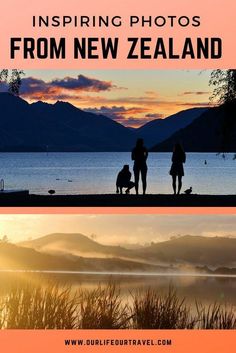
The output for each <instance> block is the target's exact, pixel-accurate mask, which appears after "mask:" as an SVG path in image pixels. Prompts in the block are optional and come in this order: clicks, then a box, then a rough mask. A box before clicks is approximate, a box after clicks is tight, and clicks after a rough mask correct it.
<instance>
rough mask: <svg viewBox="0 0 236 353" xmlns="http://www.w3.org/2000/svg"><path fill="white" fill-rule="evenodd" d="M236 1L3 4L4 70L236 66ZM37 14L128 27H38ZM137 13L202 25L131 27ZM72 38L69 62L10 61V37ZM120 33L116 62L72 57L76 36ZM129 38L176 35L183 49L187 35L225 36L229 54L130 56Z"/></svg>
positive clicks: (0, 61)
mask: <svg viewBox="0 0 236 353" xmlns="http://www.w3.org/2000/svg"><path fill="white" fill-rule="evenodd" d="M235 13H236V1H235V0H224V1H222V0H202V1H201V0H198V1H197V0H196V1H189V0H174V1H173V0H164V1H163V0H162V1H160V0H145V1H137V0H118V1H114V2H111V0H100V1H95V0H86V1H82V0H69V1H64V0H63V1H62V0H50V1H48V0H40V1H38V0H37V1H35V0H31V1H29V0H21V1H19V0H8V1H2V2H1V11H0V33H1V38H0V48H1V51H0V68H9V69H10V68H21V69H32V68H34V69H52V68H53V69H62V68H63V69H64V70H65V69H108V68H113V69H124V68H125V69H145V70H147V69H163V68H166V69H173V68H174V69H178V68H192V69H194V68H198V69H199V68H200V69H203V68H205V69H206V68H209V69H213V68H234V67H235V62H236V51H235V33H236V21H235ZM33 15H42V16H45V15H51V16H53V15H59V16H62V15H72V16H73V15H78V16H80V15H88V16H92V15H103V16H105V15H110V16H115V15H119V16H122V18H123V22H124V24H123V26H122V27H109V28H104V27H103V28H82V29H81V28H79V27H78V28H74V27H66V28H61V27H60V28H57V27H56V28H53V27H52V28H50V29H47V28H33V27H32V16H33ZM130 15H137V16H141V15H144V16H149V15H152V16H154V17H156V16H168V15H176V16H183V15H185V16H189V17H192V16H194V15H197V16H200V17H201V26H200V27H189V26H188V27H179V26H175V27H173V28H171V27H170V26H166V27H155V26H154V27H151V28H149V27H145V28H142V27H140V26H138V27H133V28H130V27H129V26H128V21H127V19H128V18H129V16H130ZM30 36H33V37H34V38H37V37H58V38H59V37H66V38H67V42H66V43H67V58H66V59H65V60H50V59H41V60H37V59H34V60H30V59H28V60H24V59H21V58H20V57H18V59H16V60H10V54H9V48H10V41H9V38H10V37H30ZM82 36H85V37H100V36H101V37H102V36H104V37H115V36H118V37H119V38H120V44H119V45H120V47H119V57H118V58H117V59H116V60H111V59H108V60H102V59H98V60H97V59H96V60H90V61H89V60H76V59H73V58H72V56H73V55H72V52H73V50H72V47H73V45H72V40H71V39H72V38H74V37H82ZM128 36H132V37H134V36H138V37H152V38H156V37H163V38H169V37H175V38H176V44H177V51H178V48H181V47H182V42H183V39H184V38H185V37H190V36H191V37H192V38H196V37H221V38H222V40H223V57H222V59H219V60H206V59H202V60H191V59H186V60H183V61H182V60H161V59H158V60H127V59H126V56H127V52H128V44H127V41H126V38H127V37H128Z"/></svg>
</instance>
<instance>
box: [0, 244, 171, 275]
mask: <svg viewBox="0 0 236 353" xmlns="http://www.w3.org/2000/svg"><path fill="white" fill-rule="evenodd" d="M0 259H1V261H0V271H4V270H29V271H30V270H36V271H103V272H105V271H111V272H116V271H118V272H120V271H123V272H134V271H142V272H143V271H149V272H150V271H152V272H155V271H160V270H164V269H165V268H164V267H158V266H152V265H147V264H144V263H138V262H135V261H126V260H122V259H119V258H84V257H79V256H71V257H68V256H63V255H55V254H54V255H52V254H46V253H43V252H39V251H36V250H34V249H31V248H25V247H22V246H19V245H15V244H10V243H3V242H0Z"/></svg>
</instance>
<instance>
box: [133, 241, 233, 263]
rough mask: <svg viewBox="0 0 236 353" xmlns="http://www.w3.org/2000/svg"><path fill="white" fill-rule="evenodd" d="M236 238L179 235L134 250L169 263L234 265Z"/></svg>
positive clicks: (146, 256)
mask: <svg viewBox="0 0 236 353" xmlns="http://www.w3.org/2000/svg"><path fill="white" fill-rule="evenodd" d="M235 254H236V238H225V237H202V236H191V235H186V236H181V237H176V238H172V239H170V240H168V241H164V242H160V243H155V244H152V245H151V246H149V247H146V248H143V249H140V250H137V251H136V255H137V256H140V257H142V258H145V259H146V258H148V259H149V260H150V261H153V262H157V261H158V262H159V263H169V264H178V263H179V264H186V263H187V264H192V265H206V266H213V267H219V266H232V267H235V266H236V255H235Z"/></svg>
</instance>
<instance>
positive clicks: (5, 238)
mask: <svg viewBox="0 0 236 353" xmlns="http://www.w3.org/2000/svg"><path fill="white" fill-rule="evenodd" d="M0 242H1V243H9V239H8V236H7V235H4V236H3V237H2V239H0Z"/></svg>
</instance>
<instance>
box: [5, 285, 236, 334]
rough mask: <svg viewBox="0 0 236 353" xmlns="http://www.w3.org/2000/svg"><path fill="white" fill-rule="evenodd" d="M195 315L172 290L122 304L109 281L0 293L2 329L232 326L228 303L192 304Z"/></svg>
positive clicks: (235, 314)
mask: <svg viewBox="0 0 236 353" xmlns="http://www.w3.org/2000/svg"><path fill="white" fill-rule="evenodd" d="M195 306H196V308H195V309H196V310H193V311H194V312H195V314H194V315H193V314H192V309H193V308H192V307H190V305H187V304H186V302H185V300H184V299H180V298H179V297H178V294H177V292H176V290H175V289H174V288H172V287H170V288H169V290H168V292H167V293H165V294H159V293H158V292H156V291H153V290H150V289H148V290H147V291H145V292H142V293H140V292H136V293H134V294H132V299H131V301H129V303H126V302H125V301H124V299H123V297H122V295H121V293H120V289H119V287H117V286H116V285H115V284H113V283H109V284H108V285H107V286H105V287H102V286H98V287H97V288H96V289H94V290H83V289H81V290H79V291H77V292H74V291H72V290H71V289H70V288H59V287H58V286H56V285H46V286H44V287H43V288H41V287H39V286H31V287H29V286H23V287H20V288H19V287H16V288H12V289H11V290H10V291H9V293H8V294H5V295H3V296H2V297H1V298H0V328H1V329H235V328H236V311H235V308H233V307H227V306H222V305H220V304H217V303H215V304H211V305H208V306H203V305H202V304H200V303H196V304H195Z"/></svg>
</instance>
